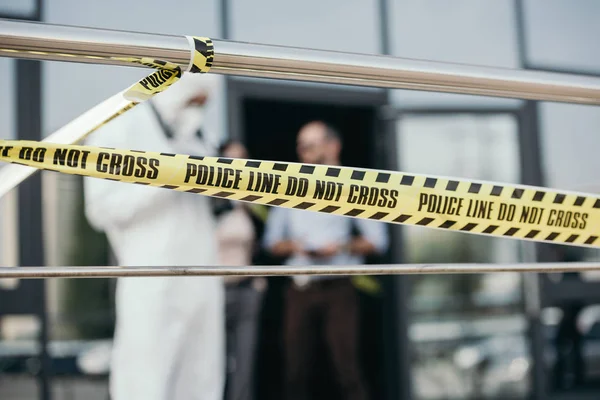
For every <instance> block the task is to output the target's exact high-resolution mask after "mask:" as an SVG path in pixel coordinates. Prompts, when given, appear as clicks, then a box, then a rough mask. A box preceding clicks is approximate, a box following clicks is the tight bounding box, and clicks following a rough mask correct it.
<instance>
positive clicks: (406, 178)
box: [400, 175, 415, 186]
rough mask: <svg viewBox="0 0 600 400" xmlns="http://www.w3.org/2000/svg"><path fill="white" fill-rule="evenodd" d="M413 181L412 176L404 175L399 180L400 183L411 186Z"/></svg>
mask: <svg viewBox="0 0 600 400" xmlns="http://www.w3.org/2000/svg"><path fill="white" fill-rule="evenodd" d="M414 181H415V177H414V176H410V175H404V176H402V180H400V184H401V185H404V186H411V185H412V184H413V182H414Z"/></svg>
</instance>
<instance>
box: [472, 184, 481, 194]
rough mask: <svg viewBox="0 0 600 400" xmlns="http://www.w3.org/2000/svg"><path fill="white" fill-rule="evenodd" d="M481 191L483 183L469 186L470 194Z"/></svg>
mask: <svg viewBox="0 0 600 400" xmlns="http://www.w3.org/2000/svg"><path fill="white" fill-rule="evenodd" d="M480 190H481V183H471V186H469V193H479V191H480Z"/></svg>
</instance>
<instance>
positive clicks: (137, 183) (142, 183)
mask: <svg viewBox="0 0 600 400" xmlns="http://www.w3.org/2000/svg"><path fill="white" fill-rule="evenodd" d="M133 183H135V184H136V185H149V184H150V182H133Z"/></svg>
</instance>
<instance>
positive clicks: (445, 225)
mask: <svg viewBox="0 0 600 400" xmlns="http://www.w3.org/2000/svg"><path fill="white" fill-rule="evenodd" d="M454 225H456V221H451V220H448V221H445V222H444V223H443V224H441V225H440V228H446V229H448V228H450V227H452V226H454Z"/></svg>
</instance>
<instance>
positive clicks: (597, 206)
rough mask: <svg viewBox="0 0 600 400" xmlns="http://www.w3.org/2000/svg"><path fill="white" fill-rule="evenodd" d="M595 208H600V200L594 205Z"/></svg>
mask: <svg viewBox="0 0 600 400" xmlns="http://www.w3.org/2000/svg"><path fill="white" fill-rule="evenodd" d="M594 208H600V199H598V200H596V202H595V203H594Z"/></svg>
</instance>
